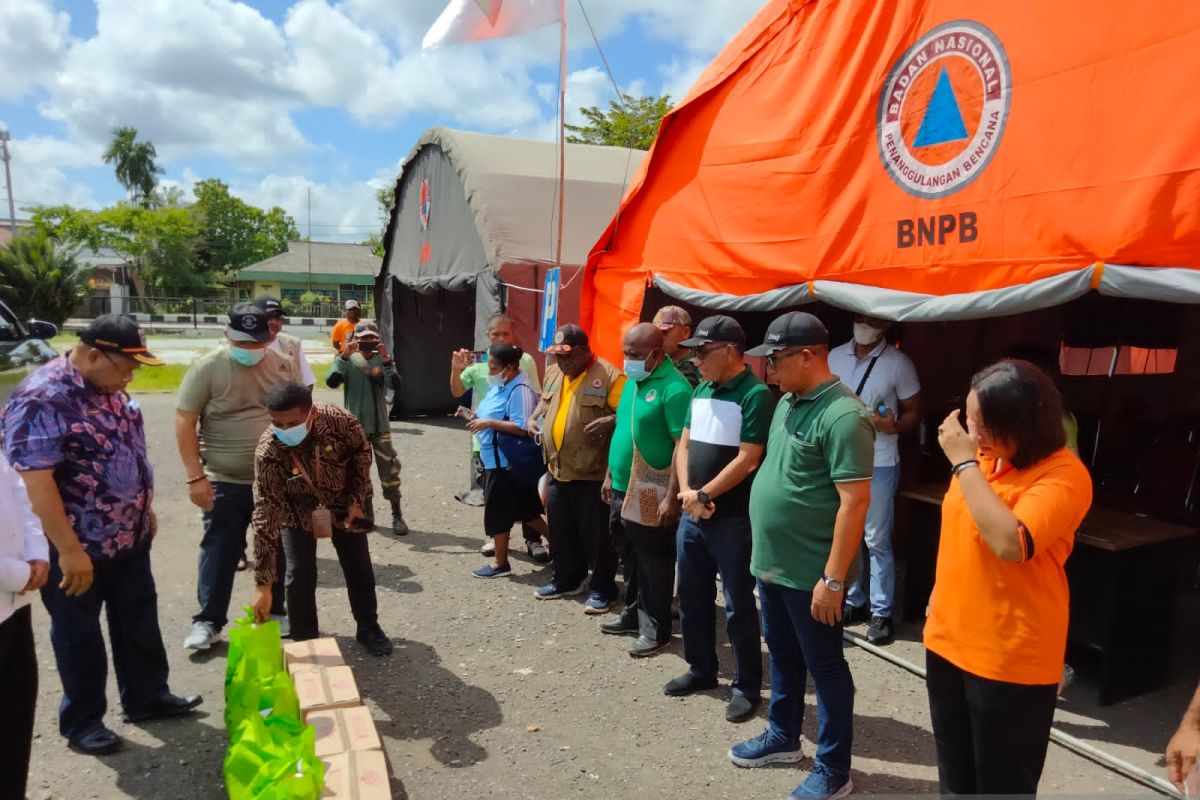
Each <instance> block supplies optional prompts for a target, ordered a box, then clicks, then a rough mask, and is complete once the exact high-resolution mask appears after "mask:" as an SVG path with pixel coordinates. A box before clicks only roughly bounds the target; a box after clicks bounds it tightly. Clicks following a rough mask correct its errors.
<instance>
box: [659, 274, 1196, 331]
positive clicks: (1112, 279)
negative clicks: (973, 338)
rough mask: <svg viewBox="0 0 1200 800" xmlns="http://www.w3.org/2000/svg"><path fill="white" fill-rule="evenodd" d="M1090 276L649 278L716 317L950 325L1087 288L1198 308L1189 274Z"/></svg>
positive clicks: (1063, 298)
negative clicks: (743, 290) (990, 282)
mask: <svg viewBox="0 0 1200 800" xmlns="http://www.w3.org/2000/svg"><path fill="white" fill-rule="evenodd" d="M1096 270H1097V266H1096V265H1094V264H1093V265H1090V266H1087V267H1084V268H1083V269H1079V270H1076V271H1075V272H1068V273H1064V274H1062V275H1056V276H1054V277H1052V278H1044V279H1042V280H1039V281H1034V282H1032V283H1026V284H1021V285H1019V286H1010V287H1007V288H1004V289H994V290H990V291H985V292H969V293H965V294H952V295H943V296H938V295H926V294H918V293H915V292H903V291H898V290H894V289H881V288H878V287H874V286H864V285H861V284H855V283H844V282H841V281H813V282H812V284H811V285H810V284H807V283H805V284H796V285H793V286H784V287H781V288H779V289H772V290H771V291H769V292H762V293H760V294H753V295H733V294H723V293H719V292H705V291H701V290H699V289H692V288H689V287H686V286H680V285H679V284H677V283H673V282H672V281H669V280H666V279H665V278H662V277H661V276H658V275H655V276H654V285H655V286H657V287H658V288H659V289H660V290H662V291H663V292H664V293H665V294H667V295H669V296H671V297H673V298H675V299H677V300H682V301H683V302H685V303H690V304H692V305H695V306H699V307H700V308H708V309H712V310H714V311H733V312H737V311H743V312H754V311H773V310H775V309H780V308H787V307H789V306H797V305H804V304H806V303H812V302H816V301H818V300H819V301H821V302H825V303H828V304H830V305H832V306H835V307H837V308H842V309H845V310H847V311H854V312H856V313H860V314H871V315H872V316H876V317H881V318H883V319H890V320H894V321H897V322H951V321H955V320H968V319H983V318H985V317H1002V316H1008V315H1010V314H1020V313H1023V312H1026V311H1036V310H1038V309H1041V308H1049V307H1051V306H1056V305H1060V304H1062V303H1066V302H1069V301H1071V300H1074V299H1076V298H1078V297H1081V296H1083V295H1085V294H1087V293H1088V292H1089V291H1091V290H1092V289H1093V288H1096V289H1097V290H1098V291H1099V292H1100V293H1101V294H1105V295H1110V296H1112V297H1127V298H1138V299H1145V300H1161V301H1164V302H1169V303H1200V271H1197V270H1195V269H1188V268H1185V267H1132V266H1123V265H1117V264H1105V265H1103V271H1102V272H1101V274H1100V276H1099V277H1100V280H1099V282H1098V283H1095V281H1096ZM1094 283H1095V286H1093V284H1094Z"/></svg>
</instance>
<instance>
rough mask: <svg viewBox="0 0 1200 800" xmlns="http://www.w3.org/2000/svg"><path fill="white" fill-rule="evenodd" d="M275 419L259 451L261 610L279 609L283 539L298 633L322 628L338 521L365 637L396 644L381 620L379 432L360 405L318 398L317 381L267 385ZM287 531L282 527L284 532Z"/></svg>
mask: <svg viewBox="0 0 1200 800" xmlns="http://www.w3.org/2000/svg"><path fill="white" fill-rule="evenodd" d="M266 407H267V411H268V412H269V413H270V415H271V427H270V428H268V429H267V430H266V431H265V432H264V433H263V435H262V438H261V439H259V441H258V448H257V450H256V451H255V454H254V514H253V517H252V518H251V524H252V525H253V527H254V581H255V584H256V587H257V588H256V592H255V598H254V603H253V606H254V617H255V619H256V620H258V621H259V622H265V621H266V620H267V619H269V618H270V616H271V603H272V600H273V599H274V598H273V597H272V594H273V593H272V589H271V586H272V584H274V583H275V582H276V580H277V578H278V575H277V570H278V563H279V560H278V553H279V549H280V546H281V545H282V547H283V549H284V550H285V551H286V552H287V577H286V578H285V580H284V585H285V586H286V591H287V596H288V602H287V605H288V619H289V621H290V622H291V629H292V638H293V639H295V640H296V641H302V640H305V639H315V638H317V637H318V636H320V635H321V633H320V628H319V626H318V623H317V538H318V536H321V535H322V534H323V533H324V532H323V531H322V530H321V528H322V527H324V526H326V525H327V524H328V523H331V527H332V536H331V537H330V538H331V540H332V542H333V549H334V550H335V551H336V552H337V557H338V563H340V564H341V567H342V576H343V577H344V578H345V579H346V592H347V594H348V595H349V596H350V611H351V613H352V614H353V615H354V621H355V623H357V625H358V630H357V632H356V634H355V638H356V639H357V640H358V642H359V643H360V644H361V645H362V646H363V647H364V648H365V649H366V651H367V652H368V653H370V654H371V655H373V656H383V655H387V654H388V653H391V652H392V642H391V640H390V639H389V638H388V637H387V636H386V635H385V634H384V632H383V630H382V629H381V628H380V627H379V614H378V601H377V599H376V597H375V569H374V567H372V565H371V551H370V548H369V547H368V545H367V532H368V531H370V530H371V528H372V523H371V519H370V518H371V516H372V514H371V494H372V489H371V454H372V451H371V442H370V440H369V439H368V438H367V433H366V431H365V430H363V426H362V424H361V423H359V421H358V420H357V419H355V418H354V415H353V414H351V413H350V412H349V411H346V410H344V409H341V408H337V407H336V406H331V405H326V404H325V403H313V399H312V392H310V391H309V389H308V387H306V386H304V385H302V384H299V383H294V382H291V381H286V382H284V383H280V384H279V385H277V386H276V387H275V388H273V389H271V391H269V392H268V393H267V397H266ZM281 531H282V533H281Z"/></svg>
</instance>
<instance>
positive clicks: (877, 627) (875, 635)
mask: <svg viewBox="0 0 1200 800" xmlns="http://www.w3.org/2000/svg"><path fill="white" fill-rule="evenodd" d="M867 641H868V642H870V643H871V644H874V645H878V646H880V647H883V646H884V645H887V644H891V643H892V618H891V617H871V626H870V627H869V628H867Z"/></svg>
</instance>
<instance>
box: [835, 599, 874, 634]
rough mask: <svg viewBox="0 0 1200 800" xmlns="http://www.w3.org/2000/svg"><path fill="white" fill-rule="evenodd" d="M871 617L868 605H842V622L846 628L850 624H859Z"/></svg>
mask: <svg viewBox="0 0 1200 800" xmlns="http://www.w3.org/2000/svg"><path fill="white" fill-rule="evenodd" d="M870 619H871V609H870V607H869V606H852V605H850V604H849V603H846V605H844V606H842V624H843V625H845V626H846V627H847V628H848V627H850V626H851V625H859V624H861V623H863V622H867V621H868V620H870Z"/></svg>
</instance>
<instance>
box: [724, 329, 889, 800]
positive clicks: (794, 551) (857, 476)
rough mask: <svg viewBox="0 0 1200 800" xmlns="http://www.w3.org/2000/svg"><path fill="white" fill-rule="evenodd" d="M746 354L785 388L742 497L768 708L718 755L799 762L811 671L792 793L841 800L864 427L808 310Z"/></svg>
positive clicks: (865, 466)
mask: <svg viewBox="0 0 1200 800" xmlns="http://www.w3.org/2000/svg"><path fill="white" fill-rule="evenodd" d="M750 355H753V356H766V358H767V362H768V365H769V366H770V367H771V368H773V369H774V370H775V375H776V377H777V378H778V379H779V388H780V389H782V390H783V391H784V392H786V394H785V395H784V396H783V399H782V400H780V401H779V404H778V406H777V407H776V409H775V415H774V418H773V419H772V420H771V430H770V437H769V439H768V442H767V455H766V458H765V459H764V460H763V464H762V467H761V468H760V469H759V471H758V475H756V476H755V478H754V487H753V490H752V491H751V493H750V522H751V525H752V527H753V530H754V548H753V553H754V556H753V559H752V560H751V562H750V570H751V572H753V573H754V576H755V577H756V578H758V597H759V601H760V602H761V603H762V624H763V636H764V638H765V639H766V642H767V650H768V652H769V653H770V658H771V711H770V714H769V716H768V725H767V729H766V731H764V732H763V733H762V734H761V735H760V736H758V737H756V738H754V739H750V740H748V741H745V742H742V743H741V744H737V745H734V746H733V747H732V748H730V751H729V757H730V759H731V760H732V761H733V762H734V763H735V764H737V765H739V766H743V767H758V766H762V765H764V764H770V763H773V762H786V763H793V762H796V761H799V760H800V758H801V754H800V728H801V726H802V723H803V721H804V691H805V684H806V683H807V682H808V676H809V675H811V676H812V679H813V683H814V684H816V690H817V710H818V713H819V714H820V721H819V725H818V728H817V752H816V754H815V756H814V762H815V763H814V764H813V769H812V772H811V773H810V774H809V775H808V776H807V777H806V778H805V780H804V782H803V783H801V785H800V786H799V787H798V788H797V789H796V790H795V791H794V792H792V797H842V796H844V795H846V794H849V793H850V791H851V789H852V788H853V787H852V786H851V783H850V748H851V744H852V741H853V721H854V681H853V679H852V678H851V676H850V667H849V665H847V663H846V659H845V656H844V655H843V654H842V604H843V603H844V602H845V599H846V585H847V583H849V582H850V581H853V580H854V579H855V577H856V575H857V572H858V563H857V562H858V547H859V544H860V543H861V542H862V535H863V523H864V521H865V520H866V516H867V506H868V505H870V502H871V470H872V468H873V466H874V464H875V427H874V426H873V425H872V422H871V415H870V414H869V413H868V411H867V409H866V408H865V407H864V406H863V404H862V403H861V402H859V400H858V398H857V397H856V396H855V395H854V392H853V391H851V389H850V388H848V387H847V386H846V385H845V384H844V383H842V382H841V381H840V380H839V379H838V377H837V376H836V375H834V374H833V373H832V372H830V370H829V332H828V331H826V329H825V326H824V325H822V324H821V321H820V320H818V319H817V318H816V317H814V316H813V315H811V314H805V313H802V312H799V311H793V312H791V313H788V314H784V315H783V316H781V317H779V318H778V319H776V320H775V321H774V322H772V323H771V326H770V327H769V328H767V335H766V341H765V342H764V343H763V344H762V345H761V346H759V347H756V348H754V349H753V350H751V351H750Z"/></svg>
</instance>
